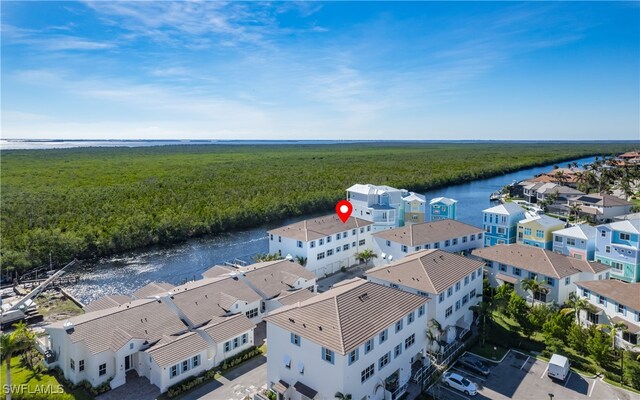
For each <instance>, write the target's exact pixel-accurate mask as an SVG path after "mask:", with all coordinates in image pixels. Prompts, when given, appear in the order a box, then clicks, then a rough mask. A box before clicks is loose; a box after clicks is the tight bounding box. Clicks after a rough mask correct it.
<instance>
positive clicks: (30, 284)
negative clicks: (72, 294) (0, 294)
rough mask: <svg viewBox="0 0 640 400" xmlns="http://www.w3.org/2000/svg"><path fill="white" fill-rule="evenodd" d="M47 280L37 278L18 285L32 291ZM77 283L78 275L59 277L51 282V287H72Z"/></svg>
mask: <svg viewBox="0 0 640 400" xmlns="http://www.w3.org/2000/svg"><path fill="white" fill-rule="evenodd" d="M47 279H49V278H46V277H45V278H39V279H31V280H28V281H22V282H20V285H21V286H24V287H25V288H28V289H33V288H34V287H37V286H38V285H40V284H41V283H42V282H44V281H46V280H47ZM79 281H80V275H67V276H61V277H59V278H57V279H55V280H54V281H53V282H51V286H60V285H72V284H75V283H78V282H79Z"/></svg>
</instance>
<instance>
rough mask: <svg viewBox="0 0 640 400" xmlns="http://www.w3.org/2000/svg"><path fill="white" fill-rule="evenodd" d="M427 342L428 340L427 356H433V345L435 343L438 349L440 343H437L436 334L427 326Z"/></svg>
mask: <svg viewBox="0 0 640 400" xmlns="http://www.w3.org/2000/svg"><path fill="white" fill-rule="evenodd" d="M426 333H427V342H429V347H427V352H428V353H429V356H433V350H432V349H433V345H437V346H438V349H440V344H439V343H438V335H436V334H435V333H433V331H432V330H431V329H430V328H427V332H426Z"/></svg>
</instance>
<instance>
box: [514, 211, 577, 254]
mask: <svg viewBox="0 0 640 400" xmlns="http://www.w3.org/2000/svg"><path fill="white" fill-rule="evenodd" d="M564 225H565V223H564V222H563V221H560V220H559V219H557V218H552V217H549V216H548V215H544V214H541V215H535V216H532V217H529V218H527V219H523V220H522V221H520V222H518V238H517V243H520V244H526V245H529V246H534V247H541V248H543V249H547V250H551V249H552V248H553V232H554V231H557V230H559V229H562V228H564Z"/></svg>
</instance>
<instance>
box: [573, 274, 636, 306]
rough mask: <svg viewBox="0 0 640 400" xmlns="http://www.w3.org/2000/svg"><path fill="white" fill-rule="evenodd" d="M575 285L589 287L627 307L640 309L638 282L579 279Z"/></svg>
mask: <svg viewBox="0 0 640 400" xmlns="http://www.w3.org/2000/svg"><path fill="white" fill-rule="evenodd" d="M576 286H580V287H583V288H585V289H589V290H591V291H592V292H595V293H598V294H601V295H603V296H604V297H606V298H608V299H612V300H615V301H616V302H618V303H621V304H624V305H625V306H627V307H630V308H633V309H634V310H636V311H640V283H626V282H622V281H619V280H616V279H606V280H599V281H580V282H576Z"/></svg>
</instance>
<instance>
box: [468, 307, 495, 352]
mask: <svg viewBox="0 0 640 400" xmlns="http://www.w3.org/2000/svg"><path fill="white" fill-rule="evenodd" d="M469 309H470V310H471V311H473V312H476V313H478V318H479V319H480V320H481V321H482V326H481V327H480V338H481V342H482V345H483V346H484V344H485V341H486V339H487V333H488V330H487V319H488V320H489V321H488V322H489V327H490V326H491V321H492V316H493V309H494V305H493V301H491V300H485V301H482V302H480V303H478V304H476V305H474V306H471V307H469Z"/></svg>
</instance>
